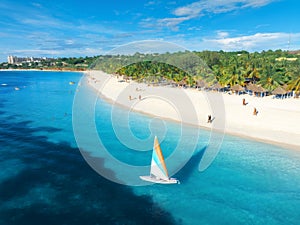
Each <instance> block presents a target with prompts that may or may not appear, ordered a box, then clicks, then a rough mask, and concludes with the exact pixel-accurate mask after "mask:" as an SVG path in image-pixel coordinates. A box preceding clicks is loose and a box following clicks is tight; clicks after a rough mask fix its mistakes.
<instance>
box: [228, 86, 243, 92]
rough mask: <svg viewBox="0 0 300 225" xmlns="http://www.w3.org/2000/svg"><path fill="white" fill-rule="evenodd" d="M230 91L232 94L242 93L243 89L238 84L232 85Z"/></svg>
mask: <svg viewBox="0 0 300 225" xmlns="http://www.w3.org/2000/svg"><path fill="white" fill-rule="evenodd" d="M230 89H231V90H232V91H234V92H241V91H244V88H243V87H242V86H241V85H239V84H236V85H233V86H232V87H231V88H230Z"/></svg>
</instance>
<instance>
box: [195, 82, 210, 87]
mask: <svg viewBox="0 0 300 225" xmlns="http://www.w3.org/2000/svg"><path fill="white" fill-rule="evenodd" d="M196 84H197V87H200V88H207V87H208V84H207V83H206V82H205V81H204V80H198V81H197V82H196Z"/></svg>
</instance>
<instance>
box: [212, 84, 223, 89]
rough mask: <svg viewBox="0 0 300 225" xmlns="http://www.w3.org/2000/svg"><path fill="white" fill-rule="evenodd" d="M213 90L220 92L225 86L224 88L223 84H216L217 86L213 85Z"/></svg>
mask: <svg viewBox="0 0 300 225" xmlns="http://www.w3.org/2000/svg"><path fill="white" fill-rule="evenodd" d="M211 88H212V89H213V90H217V91H220V89H222V88H223V86H222V85H221V84H219V83H215V84H213V85H212V86H211Z"/></svg>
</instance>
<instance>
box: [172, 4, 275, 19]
mask: <svg viewBox="0 0 300 225" xmlns="http://www.w3.org/2000/svg"><path fill="white" fill-rule="evenodd" d="M273 1H274V0H214V1H211V0H202V1H197V2H194V3H191V4H189V5H186V6H183V7H179V8H177V9H175V10H174V12H173V14H174V15H175V16H191V17H196V16H200V15H204V14H206V13H224V12H230V11H234V10H238V9H242V8H248V7H252V8H256V7H262V6H265V5H267V4H269V3H271V2H273Z"/></svg>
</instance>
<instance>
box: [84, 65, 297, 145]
mask: <svg viewBox="0 0 300 225" xmlns="http://www.w3.org/2000/svg"><path fill="white" fill-rule="evenodd" d="M83 73H84V74H85V75H86V76H87V77H88V80H89V81H88V83H89V85H90V86H91V87H92V88H93V89H94V90H95V91H97V93H98V94H100V95H101V97H102V98H104V99H105V100H107V101H108V102H109V103H111V104H117V105H119V106H122V107H125V108H127V109H128V108H129V109H131V110H133V111H136V112H139V113H142V114H145V115H147V116H156V117H159V118H162V119H164V120H170V121H173V122H176V123H183V124H186V125H188V126H193V127H197V128H201V129H205V130H212V131H216V132H220V131H221V132H222V131H223V130H222V127H221V128H220V127H218V126H219V125H217V126H215V125H214V123H217V122H218V120H217V119H218V118H220V115H218V116H217V119H216V121H214V122H213V123H212V124H213V125H212V124H208V123H207V121H206V120H207V115H208V114H209V113H211V112H212V111H211V107H210V102H205V101H206V99H205V96H203V95H205V94H207V92H203V91H198V90H196V89H183V88H172V87H160V86H158V87H153V86H148V85H147V84H143V83H136V82H134V81H130V82H129V83H128V82H120V78H119V79H118V78H117V77H116V76H114V75H111V74H106V73H104V72H101V71H85V72H83ZM137 88H140V89H141V90H143V91H141V92H138V91H137ZM165 92H170V93H171V94H172V95H175V96H176V95H177V97H178V96H179V95H178V94H182V93H184V94H185V95H186V96H188V98H189V99H190V100H191V102H192V104H193V107H194V108H195V109H196V110H195V111H196V114H197V119H196V120H190V119H189V118H188V119H186V118H185V119H182V118H178V116H176V115H175V114H176V110H175V111H174V109H172V107H169V106H167V105H166V104H165V103H164V102H162V101H159V100H158V99H149V100H147V99H146V97H148V96H150V95H152V97H153V94H156V95H157V94H158V95H159V94H164V93H165ZM130 94H132V96H133V97H134V99H132V100H129V99H128V95H129V96H130ZM140 94H141V95H142V96H143V98H145V100H147V101H146V103H144V104H143V101H144V99H142V100H139V99H138V97H137V96H138V95H140ZM210 94H211V93H210ZM212 94H213V95H214V93H212ZM217 95H221V96H222V98H223V100H224V106H225V113H226V115H223V116H225V123H226V126H225V127H224V133H225V134H230V135H234V136H238V137H242V138H245V139H249V140H254V141H258V142H263V143H268V144H272V145H275V146H280V147H284V148H288V149H293V150H300V143H299V140H300V128H298V127H297V125H296V124H295V121H299V119H300V101H299V100H298V99H285V100H281V99H272V98H270V97H264V98H258V97H252V96H249V95H228V94H224V93H218V94H217ZM243 98H246V100H247V102H248V105H247V106H243V105H242V104H241V101H242V99H243ZM200 100H202V101H200ZM278 102H280V103H281V104H278ZM254 106H255V107H257V108H258V111H259V113H258V115H257V116H254V115H253V114H252V107H254ZM154 108H158V109H159V110H153V109H154ZM198 109H201V110H198ZM215 113H216V112H215ZM213 116H214V115H213ZM221 116H222V115H221ZM285 116H287V117H285ZM286 118H288V119H287V120H285V121H282V120H283V119H286ZM194 119H195V118H194ZM278 119H279V120H278Z"/></svg>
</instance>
